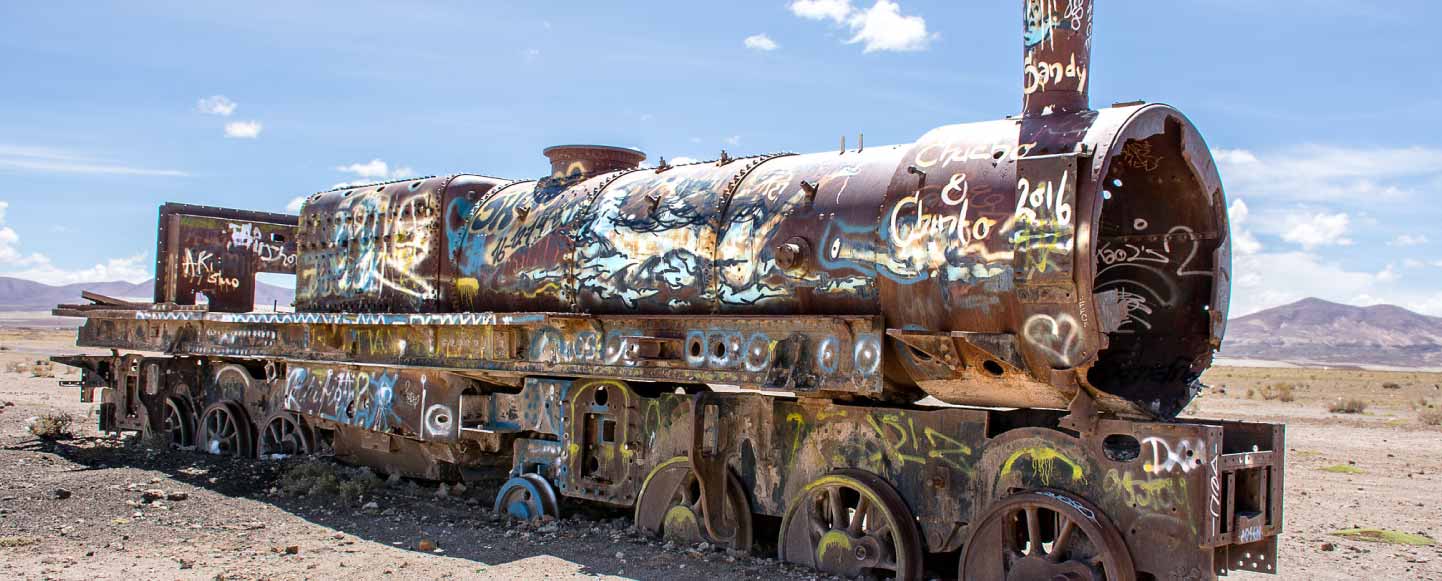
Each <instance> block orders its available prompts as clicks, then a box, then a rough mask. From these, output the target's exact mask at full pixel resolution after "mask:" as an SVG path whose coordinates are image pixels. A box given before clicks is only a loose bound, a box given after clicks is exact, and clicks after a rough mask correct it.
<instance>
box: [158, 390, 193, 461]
mask: <svg viewBox="0 0 1442 581" xmlns="http://www.w3.org/2000/svg"><path fill="white" fill-rule="evenodd" d="M160 429H161V430H162V434H164V436H165V440H166V442H168V443H169V444H170V447H172V448H188V447H190V446H194V445H195V416H194V414H191V413H190V404H189V403H187V402H186V401H185V400H183V399H180V398H178V397H167V398H165V409H163V410H161V412H160Z"/></svg>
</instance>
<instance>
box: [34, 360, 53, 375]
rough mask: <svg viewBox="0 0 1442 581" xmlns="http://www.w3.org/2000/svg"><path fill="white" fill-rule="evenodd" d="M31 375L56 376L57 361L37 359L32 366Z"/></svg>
mask: <svg viewBox="0 0 1442 581" xmlns="http://www.w3.org/2000/svg"><path fill="white" fill-rule="evenodd" d="M30 377H55V362H53V361H36V362H35V364H34V365H31V366H30Z"/></svg>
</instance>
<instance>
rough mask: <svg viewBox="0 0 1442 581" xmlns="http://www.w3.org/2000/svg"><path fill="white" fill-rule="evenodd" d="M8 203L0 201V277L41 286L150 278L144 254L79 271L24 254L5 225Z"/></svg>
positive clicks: (13, 230)
mask: <svg viewBox="0 0 1442 581" xmlns="http://www.w3.org/2000/svg"><path fill="white" fill-rule="evenodd" d="M9 209H10V203H9V202H4V201H0V276H13V277H17V278H23V279H26V280H33V281H36V282H43V283H45V284H71V283H76V282H109V281H115V280H125V281H130V282H141V281H144V280H146V279H149V278H150V266H151V264H150V261H149V260H147V259H146V258H147V257H146V255H145V254H144V253H142V254H137V255H135V256H130V257H126V258H112V259H109V260H107V261H105V262H103V263H100V264H96V265H94V266H91V267H89V268H82V269H79V270H66V269H63V268H60V267H58V266H56V265H55V264H54V263H52V262H51V261H50V258H49V257H47V256H45V255H44V254H40V253H38V252H36V253H31V254H26V253H25V252H24V251H23V250H22V249H21V248H20V234H19V233H17V232H16V231H15V229H14V228H11V227H10V226H9V225H8V224H7V218H8V216H7V215H6V213H7V211H8V210H9Z"/></svg>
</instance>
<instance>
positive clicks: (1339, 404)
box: [1327, 399, 1367, 414]
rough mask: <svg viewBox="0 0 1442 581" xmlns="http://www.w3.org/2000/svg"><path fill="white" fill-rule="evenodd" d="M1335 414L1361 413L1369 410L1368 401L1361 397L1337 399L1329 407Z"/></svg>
mask: <svg viewBox="0 0 1442 581" xmlns="http://www.w3.org/2000/svg"><path fill="white" fill-rule="evenodd" d="M1327 411H1329V412H1332V413H1334V414H1360V413H1362V412H1365V411H1367V402H1365V401H1362V400H1360V399H1348V400H1341V399H1339V400H1337V401H1334V402H1332V405H1330V406H1328V407H1327Z"/></svg>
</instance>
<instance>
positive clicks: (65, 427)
mask: <svg viewBox="0 0 1442 581" xmlns="http://www.w3.org/2000/svg"><path fill="white" fill-rule="evenodd" d="M74 423H75V418H74V417H73V416H71V415H70V414H67V413H65V412H52V413H48V414H45V415H43V416H38V417H34V418H30V433H31V434H34V435H35V436H36V437H38V438H42V439H45V440H60V439H64V438H69V437H71V436H73V435H74V434H73V433H71V431H70V426H71V425H72V424H74Z"/></svg>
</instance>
